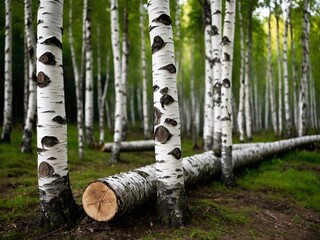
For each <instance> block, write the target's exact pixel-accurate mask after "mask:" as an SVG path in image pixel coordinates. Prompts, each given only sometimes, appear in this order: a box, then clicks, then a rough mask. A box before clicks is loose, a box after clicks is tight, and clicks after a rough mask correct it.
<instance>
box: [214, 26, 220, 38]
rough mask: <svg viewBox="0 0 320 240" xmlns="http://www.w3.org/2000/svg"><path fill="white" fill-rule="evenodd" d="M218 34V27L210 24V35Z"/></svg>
mask: <svg viewBox="0 0 320 240" xmlns="http://www.w3.org/2000/svg"><path fill="white" fill-rule="evenodd" d="M218 34H219V29H218V28H217V26H216V25H213V26H212V35H213V36H215V35H218Z"/></svg>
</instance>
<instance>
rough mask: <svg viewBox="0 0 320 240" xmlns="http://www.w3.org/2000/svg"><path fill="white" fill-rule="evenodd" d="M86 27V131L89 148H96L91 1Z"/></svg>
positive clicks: (88, 7) (88, 6)
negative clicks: (94, 135) (94, 134)
mask: <svg viewBox="0 0 320 240" xmlns="http://www.w3.org/2000/svg"><path fill="white" fill-rule="evenodd" d="M86 15H87V17H86V21H85V24H86V25H85V26H86V38H85V39H86V78H85V79H86V80H85V82H86V85H85V86H86V89H85V110H86V111H85V129H86V142H87V144H88V146H89V147H91V148H92V147H93V146H94V137H93V117H94V107H93V87H94V86H93V69H92V46H91V1H90V0H89V1H88V5H87V14H86Z"/></svg>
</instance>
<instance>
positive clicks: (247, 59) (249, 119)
mask: <svg viewBox="0 0 320 240" xmlns="http://www.w3.org/2000/svg"><path fill="white" fill-rule="evenodd" d="M252 12H253V2H252V0H250V7H249V16H248V32H247V39H246V45H247V49H246V56H245V80H244V82H245V106H244V107H245V119H246V133H247V138H248V140H249V141H251V140H252V109H251V107H250V103H251V96H252V95H251V93H250V85H251V84H250V82H251V44H252Z"/></svg>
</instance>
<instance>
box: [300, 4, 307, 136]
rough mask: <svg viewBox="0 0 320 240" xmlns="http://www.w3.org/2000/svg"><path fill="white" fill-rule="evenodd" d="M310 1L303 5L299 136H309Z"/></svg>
mask: <svg viewBox="0 0 320 240" xmlns="http://www.w3.org/2000/svg"><path fill="white" fill-rule="evenodd" d="M308 26H309V1H308V0H305V1H304V5H303V25H302V30H303V33H302V49H303V50H302V67H301V80H300V92H299V132H298V134H299V136H304V135H306V134H307V111H308V105H307V94H308V92H307V84H308V64H309V63H308V59H309V28H308Z"/></svg>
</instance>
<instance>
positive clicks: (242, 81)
mask: <svg viewBox="0 0 320 240" xmlns="http://www.w3.org/2000/svg"><path fill="white" fill-rule="evenodd" d="M241 4H242V0H239V1H238V12H239V28H240V58H241V60H240V77H239V80H240V90H239V112H238V118H237V120H238V127H239V138H240V142H244V134H245V131H244V106H245V79H244V67H245V55H244V34H243V20H242V7H241Z"/></svg>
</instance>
